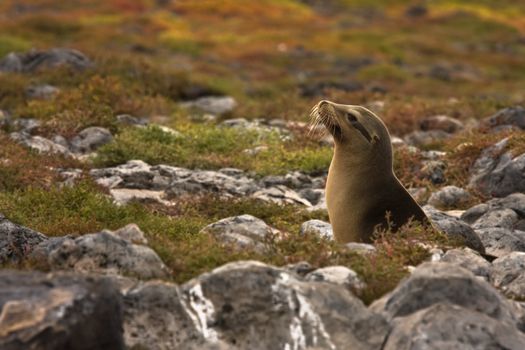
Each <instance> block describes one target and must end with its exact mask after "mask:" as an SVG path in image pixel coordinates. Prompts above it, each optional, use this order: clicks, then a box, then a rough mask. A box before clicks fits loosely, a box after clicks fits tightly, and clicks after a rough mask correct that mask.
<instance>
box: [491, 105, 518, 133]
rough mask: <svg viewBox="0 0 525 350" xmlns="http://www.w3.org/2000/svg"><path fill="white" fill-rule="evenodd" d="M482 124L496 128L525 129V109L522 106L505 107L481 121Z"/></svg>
mask: <svg viewBox="0 0 525 350" xmlns="http://www.w3.org/2000/svg"><path fill="white" fill-rule="evenodd" d="M483 124H485V125H487V126H489V127H491V128H496V127H500V126H504V125H513V126H516V127H518V128H520V129H522V130H523V129H525V108H523V107H522V106H515V107H507V108H503V109H501V110H499V111H497V112H496V113H495V114H493V115H491V116H490V117H488V118H486V119H484V120H483Z"/></svg>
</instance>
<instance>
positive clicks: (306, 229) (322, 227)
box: [299, 219, 334, 240]
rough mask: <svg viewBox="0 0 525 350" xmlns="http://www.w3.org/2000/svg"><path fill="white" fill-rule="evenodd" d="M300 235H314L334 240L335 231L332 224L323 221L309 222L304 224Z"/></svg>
mask: <svg viewBox="0 0 525 350" xmlns="http://www.w3.org/2000/svg"><path fill="white" fill-rule="evenodd" d="M299 233H300V234H302V235H304V234H307V233H309V234H314V235H316V236H319V237H321V238H324V239H328V240H333V239H334V231H333V230H332V225H330V223H328V222H325V221H321V220H315V219H314V220H308V221H306V222H303V223H302V225H301V228H300V230H299Z"/></svg>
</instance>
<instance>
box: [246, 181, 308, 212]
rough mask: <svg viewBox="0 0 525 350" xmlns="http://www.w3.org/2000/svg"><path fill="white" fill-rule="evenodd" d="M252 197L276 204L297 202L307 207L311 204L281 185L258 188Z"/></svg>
mask: <svg viewBox="0 0 525 350" xmlns="http://www.w3.org/2000/svg"><path fill="white" fill-rule="evenodd" d="M252 197H253V198H257V199H260V200H263V201H265V202H273V203H277V204H296V205H297V204H299V205H304V206H307V207H311V206H312V204H311V203H310V202H309V201H307V200H306V199H304V198H302V197H301V196H299V195H298V194H297V192H295V191H293V190H291V189H289V188H288V187H286V186H282V185H279V186H275V187H270V188H265V189H262V190H259V191H257V192H255V193H254V194H253V195H252Z"/></svg>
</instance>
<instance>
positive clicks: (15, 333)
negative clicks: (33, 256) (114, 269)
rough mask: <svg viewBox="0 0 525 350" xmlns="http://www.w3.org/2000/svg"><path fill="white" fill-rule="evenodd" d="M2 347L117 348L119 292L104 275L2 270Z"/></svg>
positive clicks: (14, 349)
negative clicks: (94, 276)
mask: <svg viewBox="0 0 525 350" xmlns="http://www.w3.org/2000/svg"><path fill="white" fill-rule="evenodd" d="M0 291H1V292H0V348H1V349H3V350H19V349H68V350H91V349H100V350H119V349H124V342H123V340H122V305H121V296H120V294H119V292H118V289H117V288H116V287H115V286H114V284H113V283H112V282H111V281H110V280H108V279H104V278H93V277H82V276H78V275H71V274H49V275H46V274H43V273H38V272H15V271H10V270H3V271H0Z"/></svg>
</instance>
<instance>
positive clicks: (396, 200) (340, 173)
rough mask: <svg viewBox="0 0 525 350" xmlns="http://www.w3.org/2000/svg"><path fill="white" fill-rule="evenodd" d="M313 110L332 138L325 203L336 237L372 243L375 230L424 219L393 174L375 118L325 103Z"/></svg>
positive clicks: (388, 145) (382, 129) (386, 141)
mask: <svg viewBox="0 0 525 350" xmlns="http://www.w3.org/2000/svg"><path fill="white" fill-rule="evenodd" d="M312 114H313V115H314V116H315V118H316V122H317V123H323V124H324V125H325V126H326V128H327V129H328V130H329V131H330V133H331V134H332V135H333V136H334V141H335V147H334V155H333V158H332V162H331V164H330V169H329V171H328V178H327V183H326V204H327V208H328V216H329V218H330V222H331V224H332V228H333V231H334V236H335V238H336V240H337V241H340V242H371V241H372V240H373V233H374V230H375V229H376V228H379V227H381V228H384V229H386V228H389V227H390V228H391V229H393V230H396V229H397V228H399V227H400V226H402V225H403V224H405V223H407V222H408V221H409V220H410V219H413V220H416V221H420V222H422V223H428V222H429V220H428V218H427V216H426V215H425V213H424V212H423V210H422V209H421V207H420V206H419V205H418V204H417V203H416V201H415V200H414V199H413V198H412V196H411V195H410V194H409V193H408V192H407V190H406V189H405V188H404V187H403V185H402V184H401V183H400V182H399V180H398V179H397V177H396V176H395V174H394V171H393V167H392V166H393V156H392V145H391V141H390V135H389V133H388V130H387V128H386V126H385V124H384V123H383V122H382V121H381V119H379V117H377V116H376V115H375V114H374V113H373V112H371V111H369V110H368V109H366V108H364V107H361V106H353V105H341V104H335V103H332V102H329V101H321V102H320V103H319V104H318V105H317V106H315V107H314V110H313V111H312ZM387 215H389V218H388V219H387Z"/></svg>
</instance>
